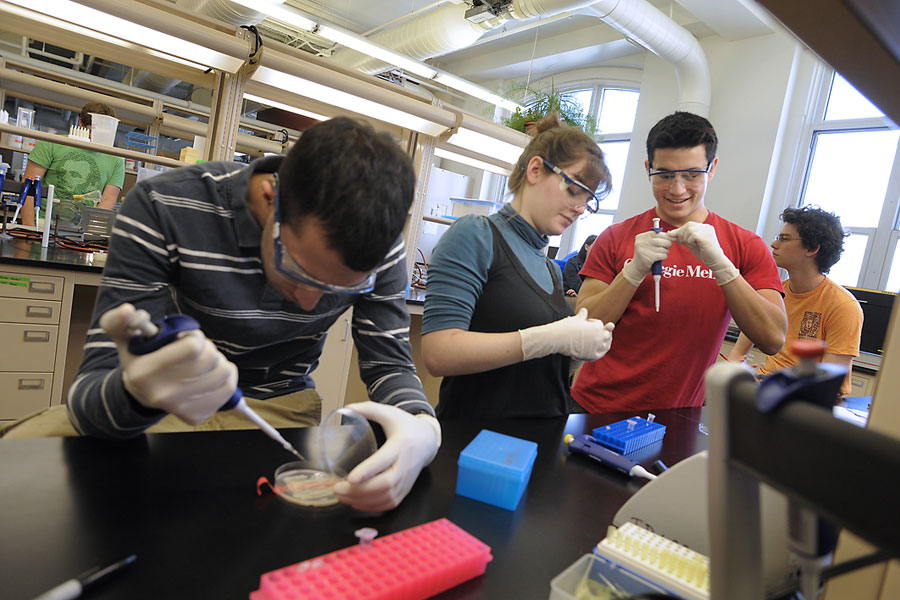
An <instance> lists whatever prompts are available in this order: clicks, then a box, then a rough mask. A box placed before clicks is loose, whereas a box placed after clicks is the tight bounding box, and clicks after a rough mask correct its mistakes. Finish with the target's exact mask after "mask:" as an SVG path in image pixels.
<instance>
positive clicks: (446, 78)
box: [434, 72, 525, 112]
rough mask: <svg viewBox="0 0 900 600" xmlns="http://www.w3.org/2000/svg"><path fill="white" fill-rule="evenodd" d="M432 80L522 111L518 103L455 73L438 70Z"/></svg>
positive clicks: (486, 100) (500, 105) (510, 109)
mask: <svg viewBox="0 0 900 600" xmlns="http://www.w3.org/2000/svg"><path fill="white" fill-rule="evenodd" d="M434 81H436V82H437V83H443V84H444V85H446V86H447V87H449V88H453V89H454V90H457V91H459V92H462V93H464V94H468V95H470V96H474V97H475V98H478V99H479V100H484V101H485V102H488V103H490V104H494V105H496V106H499V107H500V108H505V109H506V110H508V111H510V112H516V110H517V109H519V110H522V111H524V110H525V108H524V107H523V106H521V105H520V104H516V103H515V102H513V101H512V100H507V99H506V98H503V97H501V96H498V95H497V94H495V93H493V92H492V91H490V90H489V89H487V88H484V87H481V86H480V85H475V84H474V83H472V82H471V81H466V80H465V79H462V78H460V77H457V76H456V75H451V74H450V73H444V72H440V73H438V74H437V75H436V76H435V77H434Z"/></svg>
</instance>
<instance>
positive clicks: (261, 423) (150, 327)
mask: <svg viewBox="0 0 900 600" xmlns="http://www.w3.org/2000/svg"><path fill="white" fill-rule="evenodd" d="M138 329H140V330H141V331H142V333H141V334H138V335H136V336H134V337H133V338H131V341H129V342H128V351H129V352H131V353H132V354H149V353H150V352H153V351H155V350H159V349H160V348H162V347H163V346H165V345H166V344H169V343H170V342H174V341H175V340H176V339H178V337H179V335H181V334H182V333H184V332H185V331H192V330H195V329H200V323H198V322H197V321H196V320H195V319H193V318H192V317H189V316H187V315H169V316H167V317H165V318H163V320H162V321H161V322H160V323H159V324H158V325H157V324H154V323H151V322H150V321H149V320H148V321H146V322H145V323H142V324H141V325H140V326H139V327H138ZM231 409H235V410H237V411H239V412H240V413H241V414H243V415H244V416H245V417H247V418H248V419H250V420H251V421H253V422H254V423H255V424H256V425H257V426H258V427H259V428H260V429H262V430H263V432H264V433H265V434H266V435H268V436H269V437H270V438H272V439H273V440H275V441H276V442H278V443H279V444H280V445H281V447H282V448H284V449H285V450H287V451H288V452H290V453H291V454H293V455H294V456H296V457H297V458H299V459H300V460H306V459H305V458H303V455H302V454H300V453H299V452H297V449H296V448H294V447H293V446H292V445H291V443H290V442H288V441H287V440H286V439H284V437H283V436H282V435H281V434H280V433H278V430H276V429H275V428H274V427H272V426H271V425H269V424H268V423H267V422H266V420H265V419H263V418H262V417H260V416H259V415H258V414H256V411H254V410H253V409H252V408H250V407H249V406H247V401H246V400H244V393H243V392H242V391H241V388H235V390H234V393H233V394H232V395H231V398H229V399H228V401H227V402H226V403H225V404H223V405H222V407H221V408H220V409H219V410H231Z"/></svg>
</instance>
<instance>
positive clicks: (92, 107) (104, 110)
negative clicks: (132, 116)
mask: <svg viewBox="0 0 900 600" xmlns="http://www.w3.org/2000/svg"><path fill="white" fill-rule="evenodd" d="M91 113H97V114H100V115H109V116H110V117H115V116H116V111H115V110H113V107H112V106H110V105H109V104H103V103H102V102H88V103H87V104H85V105H84V106H82V107H81V112H80V113H78V117H79V118H80V119H81V124H82V125H83V126H84V127H90V126H91Z"/></svg>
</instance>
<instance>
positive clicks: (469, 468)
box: [456, 429, 537, 510]
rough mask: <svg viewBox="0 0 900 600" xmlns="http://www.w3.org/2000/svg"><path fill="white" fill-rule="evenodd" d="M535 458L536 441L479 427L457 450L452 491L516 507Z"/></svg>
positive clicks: (501, 505)
mask: <svg viewBox="0 0 900 600" xmlns="http://www.w3.org/2000/svg"><path fill="white" fill-rule="evenodd" d="M536 457H537V444H535V443H534V442H530V441H528V440H522V439H519V438H516V437H512V436H509V435H503V434H502V433H497V432H495V431H490V430H488V429H482V430H481V432H480V433H479V434H478V435H476V436H475V439H473V440H472V441H471V442H469V445H468V446H466V447H465V449H463V451H462V452H460V453H459V460H458V461H457V465H458V466H459V473H458V475H457V477H456V493H457V494H458V495H460V496H465V497H467V498H472V499H473V500H478V501H480V502H486V503H487V504H493V505H494V506H499V507H500V508H505V509H506V510H516V507H517V506H519V501H520V500H521V499H522V494H524V492H525V487H526V486H527V485H528V480H529V479H530V478H531V468H532V466H534V459H535V458H536Z"/></svg>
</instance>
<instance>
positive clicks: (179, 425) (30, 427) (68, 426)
mask: <svg viewBox="0 0 900 600" xmlns="http://www.w3.org/2000/svg"><path fill="white" fill-rule="evenodd" d="M247 405H248V406H249V407H250V408H252V409H253V410H255V411H256V413H257V414H258V415H259V416H260V417H262V418H263V419H265V420H266V421H267V422H268V423H269V424H270V425H272V427H274V428H276V429H280V428H283V427H309V426H311V425H318V424H319V422H320V421H321V420H322V398H321V397H320V396H319V393H318V392H317V391H316V390H303V391H300V392H294V393H293V394H285V395H284V396H278V397H277V398H270V399H268V400H254V399H253V398H247ZM255 428H256V425H255V424H254V423H252V422H251V421H250V420H249V419H247V418H246V417H245V416H244V415H242V414H240V413H239V412H237V411H234V410H226V411H222V412H217V413H216V414H214V415H213V416H211V417H210V418H208V419H207V420H205V421H203V422H202V423H200V424H199V425H188V424H187V423H185V422H184V421H182V420H180V419H179V418H177V417H176V416H175V415H166V416H165V417H164V418H163V419H162V420H161V421H160V422H159V423H157V424H156V425H153V426H152V427H149V428H148V429H147V433H172V432H182V431H222V430H226V429H255ZM74 435H78V432H77V431H75V428H74V427H72V423H71V422H69V415H68V412H67V411H66V406H65V405H61V406H51V407H50V408H45V409H43V410H41V411H38V412H36V413H34V414H33V415H29V416H27V417H24V418H22V419H20V420H18V421H16V422H14V423H12V424H10V425H8V426H6V427H4V428H3V429H2V430H0V437H2V438H3V439H15V438H33V437H53V436H74Z"/></svg>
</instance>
